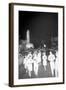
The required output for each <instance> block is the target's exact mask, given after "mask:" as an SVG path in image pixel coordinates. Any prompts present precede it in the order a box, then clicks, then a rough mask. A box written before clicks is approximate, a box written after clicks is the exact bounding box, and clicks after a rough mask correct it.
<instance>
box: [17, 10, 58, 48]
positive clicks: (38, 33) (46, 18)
mask: <svg viewBox="0 0 66 90" xmlns="http://www.w3.org/2000/svg"><path fill="white" fill-rule="evenodd" d="M27 29H29V30H30V42H31V43H33V44H34V46H35V47H39V46H40V44H41V42H42V41H43V42H44V43H45V44H46V45H47V47H51V38H53V37H58V13H48V12H32V11H19V40H26V31H27Z"/></svg>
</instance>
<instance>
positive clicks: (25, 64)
mask: <svg viewBox="0 0 66 90" xmlns="http://www.w3.org/2000/svg"><path fill="white" fill-rule="evenodd" d="M23 64H24V67H25V69H26V72H27V71H28V68H27V67H28V57H27V56H25V57H24V61H23Z"/></svg>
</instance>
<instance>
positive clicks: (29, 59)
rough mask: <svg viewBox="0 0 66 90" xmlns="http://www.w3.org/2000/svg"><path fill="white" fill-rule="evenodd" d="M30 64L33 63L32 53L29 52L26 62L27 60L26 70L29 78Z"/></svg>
mask: <svg viewBox="0 0 66 90" xmlns="http://www.w3.org/2000/svg"><path fill="white" fill-rule="evenodd" d="M32 63H33V60H32V53H31V52H29V53H28V60H27V68H28V74H29V76H30V77H31V71H32Z"/></svg>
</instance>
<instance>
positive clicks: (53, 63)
mask: <svg viewBox="0 0 66 90" xmlns="http://www.w3.org/2000/svg"><path fill="white" fill-rule="evenodd" d="M48 62H49V63H50V68H51V73H52V76H56V77H57V76H58V51H55V53H53V52H52V51H49V54H48V55H47V53H46V51H43V52H42V51H41V50H35V51H34V52H31V51H29V52H28V53H27V54H25V55H24V57H23V61H22V63H23V65H24V68H25V69H26V73H28V75H29V77H31V72H32V71H33V70H34V73H35V75H36V76H37V75H38V67H39V65H43V67H44V70H46V69H47V64H48Z"/></svg>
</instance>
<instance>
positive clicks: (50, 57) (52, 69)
mask: <svg viewBox="0 0 66 90" xmlns="http://www.w3.org/2000/svg"><path fill="white" fill-rule="evenodd" d="M48 60H49V61H50V67H51V72H52V76H54V69H55V68H54V67H55V65H54V60H55V56H54V54H53V53H52V52H51V51H50V54H49V56H48Z"/></svg>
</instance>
